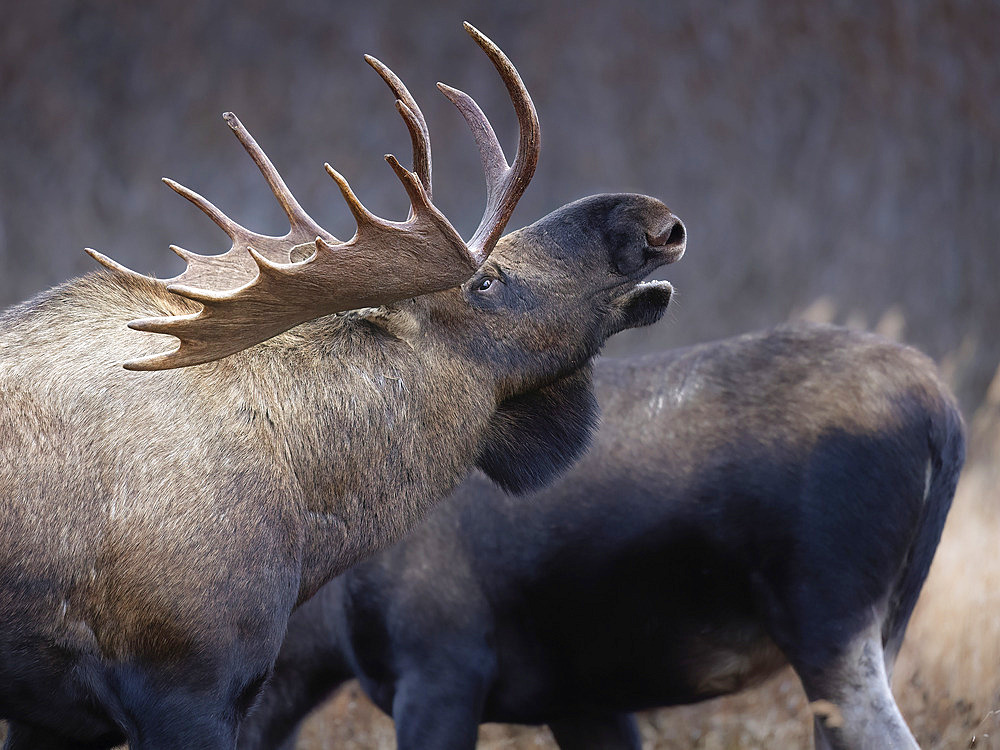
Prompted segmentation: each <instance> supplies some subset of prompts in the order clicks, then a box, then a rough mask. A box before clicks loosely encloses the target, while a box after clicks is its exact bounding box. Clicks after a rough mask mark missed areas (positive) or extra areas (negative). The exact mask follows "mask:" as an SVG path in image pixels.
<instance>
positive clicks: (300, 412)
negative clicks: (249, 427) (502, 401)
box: [269, 311, 495, 598]
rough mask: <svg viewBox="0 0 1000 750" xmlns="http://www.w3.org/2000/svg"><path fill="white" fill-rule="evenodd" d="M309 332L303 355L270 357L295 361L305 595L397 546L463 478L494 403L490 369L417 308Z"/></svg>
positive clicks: (289, 440) (289, 434)
mask: <svg viewBox="0 0 1000 750" xmlns="http://www.w3.org/2000/svg"><path fill="white" fill-rule="evenodd" d="M303 328H304V329H306V330H303V331H299V332H297V335H296V337H297V338H299V337H300V339H299V345H298V346H296V347H295V349H294V350H292V349H287V348H284V347H282V348H280V349H279V348H277V347H273V348H269V349H270V354H271V356H270V358H271V359H272V360H274V359H275V357H277V358H278V359H279V360H280V361H282V363H283V364H284V366H285V367H287V363H288V361H289V359H294V360H296V368H297V372H296V377H295V380H294V381H293V382H292V383H290V384H289V385H288V387H289V388H293V389H294V390H295V391H296V392H295V393H292V394H289V398H288V403H290V404H293V405H294V406H293V407H291V408H292V409H293V410H294V414H292V415H290V418H289V419H288V424H289V429H287V430H284V432H285V434H284V436H283V440H284V442H285V445H286V446H287V451H288V453H289V454H290V455H289V459H290V462H291V466H292V467H293V471H294V472H295V478H296V480H297V484H298V487H299V488H300V490H301V511H302V514H303V521H304V528H305V554H304V559H303V574H302V588H301V590H300V596H301V597H302V598H305V597H308V596H309V595H311V594H312V593H313V592H314V591H315V590H316V589H317V588H318V587H319V586H321V585H322V584H323V583H324V582H325V581H326V580H328V579H329V578H331V577H333V576H334V575H336V574H338V573H339V572H341V571H342V570H344V569H345V568H346V567H348V566H349V565H351V564H353V563H354V562H356V561H357V560H358V559H360V558H361V557H364V556H366V555H368V554H371V553H372V552H374V551H375V550H377V549H379V548H381V547H383V546H386V545H387V544H390V543H392V542H393V541H395V540H396V539H398V538H399V537H400V536H401V535H402V534H403V532H404V531H405V530H406V529H408V528H410V527H412V526H413V525H414V524H415V523H416V522H417V521H418V520H419V519H420V518H421V517H422V516H423V515H424V514H425V513H426V512H427V511H428V510H429V509H430V508H431V507H432V506H433V504H434V502H435V501H437V500H438V499H440V498H441V497H443V496H444V495H446V494H447V493H448V492H450V491H451V489H452V488H453V487H455V486H456V485H457V484H458V483H459V482H460V481H461V480H462V479H463V478H464V476H465V475H466V474H467V472H468V469H469V466H470V465H471V463H472V461H473V460H474V458H475V456H476V455H477V451H478V446H479V443H480V441H481V439H482V437H483V435H484V434H485V432H486V430H487V428H488V425H489V420H490V418H491V416H492V414H493V410H494V408H495V397H494V394H493V384H492V382H491V379H489V378H488V377H486V376H485V373H481V372H479V371H478V370H479V368H477V367H476V366H474V365H473V364H471V363H469V362H466V361H464V360H459V358H458V355H456V354H455V353H454V352H453V351H452V350H451V348H450V347H448V346H447V345H446V344H445V343H444V342H442V341H441V340H439V339H437V338H435V337H434V336H432V335H429V334H427V333H426V332H425V330H422V329H421V326H420V325H419V323H418V321H417V319H416V318H415V317H413V316H411V315H409V314H408V313H406V312H398V311H397V312H394V313H391V314H388V315H387V314H385V313H383V312H374V313H366V314H352V315H349V316H337V317H335V318H332V319H326V320H323V321H317V322H315V323H312V324H307V326H305V327H303ZM317 329H318V330H317ZM307 409H308V410H309V413H306V412H305V411H304V410H307ZM386 456H388V457H389V460H385V457H386ZM429 459H430V460H429Z"/></svg>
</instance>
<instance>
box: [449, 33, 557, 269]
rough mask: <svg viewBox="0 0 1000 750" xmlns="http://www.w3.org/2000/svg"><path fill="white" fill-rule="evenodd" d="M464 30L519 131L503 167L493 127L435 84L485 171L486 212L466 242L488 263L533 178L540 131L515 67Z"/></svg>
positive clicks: (468, 101) (462, 98)
mask: <svg viewBox="0 0 1000 750" xmlns="http://www.w3.org/2000/svg"><path fill="white" fill-rule="evenodd" d="M464 26H465V30H466V31H467V32H468V33H469V36H471V37H472V38H473V39H474V40H475V42H476V44H478V45H479V46H480V47H481V48H482V50H483V51H484V52H485V53H486V55H487V56H488V57H489V58H490V61H491V62H492V63H493V66H494V67H495V68H496V69H497V72H498V73H499V74H500V77H501V78H502V79H503V82H504V84H505V85H506V87H507V91H508V93H509V94H510V98H511V101H512V102H513V104H514V111H515V112H516V113H517V122H518V129H519V133H520V137H519V140H518V145H517V155H516V156H515V157H514V164H513V166H511V165H509V164H508V163H507V159H506V157H505V156H504V154H503V149H502V148H501V147H500V142H499V140H498V139H497V137H496V133H494V132H493V127H492V126H491V125H490V123H489V120H488V119H487V118H486V115H485V114H483V111H482V109H480V107H479V105H478V104H476V102H475V100H473V98H472V97H471V96H469V95H468V94H466V93H464V92H462V91H459V90H458V89H454V88H452V87H450V86H445V85H444V84H440V83H439V84H438V88H440V89H441V91H442V92H443V93H444V95H445V96H447V97H448V99H450V100H451V102H452V103H453V104H454V105H455V106H456V107H457V108H458V110H459V111H460V112H461V113H462V116H463V117H464V118H465V121H466V122H467V123H468V124H469V127H470V128H471V130H472V133H473V137H474V138H475V140H476V144H477V146H478V147H479V154H480V158H481V159H482V162H483V169H484V171H485V172H486V210H485V212H484V213H483V219H482V221H481V222H480V223H479V227H478V228H477V229H476V231H475V233H474V234H473V235H472V239H471V240H469V242H468V243H467V244H468V247H469V251H470V252H471V253H472V254H473V256H474V257H476V258H477V259H479V261H480V262H482V261H484V260H486V258H487V257H488V256H489V254H490V252H491V251H492V250H493V247H494V246H495V245H496V243H497V240H499V239H500V235H501V233H502V232H503V229H504V227H505V226H506V224H507V221H508V220H509V219H510V216H511V214H512V213H513V212H514V207H515V206H516V205H517V201H518V199H519V198H520V197H521V195H522V194H523V193H524V190H525V188H526V187H527V186H528V182H529V181H530V180H531V176H532V175H533V174H534V173H535V166H536V165H537V164H538V152H539V148H540V145H541V144H540V128H539V125H538V114H537V112H536V111H535V105H534V104H533V103H532V101H531V96H530V95H529V94H528V90H527V89H526V88H525V86H524V83H523V82H522V81H521V76H520V75H518V73H517V70H516V69H515V68H514V65H513V64H512V63H511V61H510V60H509V59H508V58H507V56H506V55H505V54H504V53H503V52H502V51H501V50H500V48H499V47H497V46H496V44H494V43H493V42H492V41H491V40H490V39H489V38H488V37H487V36H486V35H485V34H483V33H482V32H481V31H479V29H477V28H476V27H475V26H473V25H472V24H471V23H468V22H465V23H464Z"/></svg>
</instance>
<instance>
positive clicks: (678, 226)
mask: <svg viewBox="0 0 1000 750" xmlns="http://www.w3.org/2000/svg"><path fill="white" fill-rule="evenodd" d="M684 239H685V231H684V224H682V223H681V222H680V221H679V220H675V221H674V222H673V223H672V224H671V225H670V226H669V227H665V228H664V229H663V230H662V231H661V232H659V233H658V234H655V235H654V234H649V233H647V234H646V240H647V241H648V242H649V246H650V247H676V246H678V245H682V244H684Z"/></svg>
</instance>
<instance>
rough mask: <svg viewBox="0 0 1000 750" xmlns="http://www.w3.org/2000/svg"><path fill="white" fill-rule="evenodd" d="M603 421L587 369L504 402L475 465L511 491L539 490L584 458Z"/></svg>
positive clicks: (503, 487)
mask: <svg viewBox="0 0 1000 750" xmlns="http://www.w3.org/2000/svg"><path fill="white" fill-rule="evenodd" d="M599 419H600V409H599V407H598V405H597V399H596V398H595V396H594V389H593V386H592V383H591V374H590V368H589V367H586V368H583V369H580V370H577V371H576V372H574V373H573V374H572V375H567V376H566V377H564V378H560V379H559V380H557V381H556V382H554V383H552V384H551V385H548V386H546V387H544V388H541V389H539V390H537V391H532V392H530V393H527V394H522V395H520V396H515V397H514V398H511V399H509V400H507V401H505V402H503V403H502V404H501V405H500V407H499V408H498V409H497V412H496V414H495V415H494V416H493V420H492V422H491V423H490V429H489V431H488V432H487V435H486V437H485V438H484V439H483V442H482V444H481V446H480V449H479V458H478V460H477V462H476V463H477V465H478V466H479V468H480V469H482V470H483V471H484V472H486V475H487V476H488V477H489V478H490V479H492V480H493V481H494V482H496V483H497V484H498V485H499V486H500V487H501V488H502V489H504V490H505V491H507V492H511V493H514V494H518V495H521V494H524V493H525V492H529V491H531V490H536V489H539V488H541V487H543V486H545V485H546V484H548V483H549V482H551V481H552V480H553V479H555V478H556V477H557V476H558V475H559V474H561V473H562V472H563V471H565V470H566V469H568V468H569V467H570V466H571V465H572V464H573V463H574V462H575V461H576V460H577V459H578V458H580V456H582V455H583V453H584V451H586V450H587V447H588V446H589V445H590V438H591V435H592V434H593V431H594V429H595V428H596V427H597V424H598V421H599Z"/></svg>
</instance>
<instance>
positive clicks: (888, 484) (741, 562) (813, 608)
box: [240, 325, 964, 750]
mask: <svg viewBox="0 0 1000 750" xmlns="http://www.w3.org/2000/svg"><path fill="white" fill-rule="evenodd" d="M595 385H596V388H597V393H598V396H599V400H600V403H601V408H602V415H603V422H602V425H601V428H600V430H599V432H598V435H597V437H596V438H595V441H594V445H593V447H592V448H591V450H590V452H589V453H588V454H587V455H586V456H585V457H584V458H583V459H582V460H581V461H580V463H578V464H577V465H576V466H574V468H572V469H571V470H570V471H569V472H568V473H566V474H565V475H563V476H562V477H561V478H559V479H558V480H556V481H555V482H554V483H553V484H552V485H551V486H549V487H547V488H545V489H542V490H540V491H538V492H536V493H534V494H532V495H530V496H528V497H513V498H512V497H509V496H507V495H506V494H505V493H504V492H502V491H501V490H499V489H498V488H497V487H496V486H495V485H494V484H492V483H491V482H489V481H488V480H487V479H486V478H485V477H483V476H482V475H478V476H477V475H474V476H472V477H470V479H469V480H468V481H467V482H466V483H465V484H463V485H462V486H461V487H460V489H459V490H458V491H457V492H456V493H455V495H454V496H453V497H452V498H451V499H450V500H449V501H447V502H445V503H443V504H442V505H441V506H439V507H438V508H436V509H435V511H434V512H433V513H431V514H430V516H429V518H428V519H427V521H426V522H425V523H424V524H422V525H421V526H419V527H418V528H416V529H414V530H413V531H412V532H411V533H410V534H409V535H408V536H407V537H406V538H404V539H403V540H402V541H401V542H400V543H399V544H398V545H396V546H395V547H393V548H391V549H389V550H387V551H384V552H382V553H381V554H379V555H378V556H377V557H375V558H372V559H370V560H368V561H365V562H363V563H361V564H359V565H358V566H356V567H354V568H352V569H351V570H350V571H348V572H347V573H345V574H344V575H342V576H340V577H339V578H337V579H335V580H333V581H332V582H330V583H329V584H327V585H326V586H325V587H324V588H323V589H322V590H321V591H320V593H319V594H317V595H316V596H315V597H313V599H311V600H310V601H309V602H307V603H306V604H305V605H304V606H303V607H301V608H300V609H299V610H298V611H297V612H296V613H295V614H294V615H293V616H292V618H291V620H290V622H289V629H288V634H287V636H286V638H285V642H284V644H283V645H282V648H281V652H280V655H279V657H278V661H277V665H276V668H275V674H274V676H273V678H272V680H271V682H270V683H269V685H268V686H267V688H266V689H265V691H264V692H263V695H262V698H261V701H260V704H259V705H258V706H257V707H256V708H255V710H254V711H253V712H252V713H251V715H250V717H249V718H248V720H247V723H246V724H245V725H244V733H243V734H242V735H241V738H240V747H241V748H242V750H262V749H263V748H276V747H287V748H290V747H291V746H292V744H293V740H294V734H295V729H296V727H297V725H298V723H299V722H300V721H301V720H302V718H303V717H304V716H305V715H306V714H307V713H308V711H309V710H310V709H312V708H313V707H314V706H315V705H317V704H318V703H319V702H320V701H321V700H322V699H323V698H324V697H325V696H327V695H328V694H329V693H330V692H331V691H332V690H333V689H334V688H336V687H337V686H338V685H340V684H341V683H343V682H344V681H346V680H348V679H351V678H352V677H357V678H359V679H360V681H361V686H362V687H363V688H364V690H365V691H366V693H367V694H368V695H369V696H370V697H371V698H372V700H373V701H374V702H375V703H376V704H377V705H378V706H379V707H381V708H382V710H384V711H385V712H387V713H389V714H391V715H392V717H393V718H394V719H395V722H396V735H397V738H398V741H399V747H400V749H401V750H413V749H414V748H435V749H436V750H442V749H444V748H447V749H448V750H461V749H466V750H468V749H471V748H472V747H474V745H475V740H476V727H477V725H478V724H479V723H480V722H482V721H499V722H516V723H527V724H537V723H547V724H548V725H549V726H550V728H551V729H552V732H553V734H554V736H555V738H556V741H557V742H558V744H559V746H560V747H561V748H563V750H570V748H574V749H584V748H586V749H589V750H617V749H619V748H621V749H622V750H624V749H625V748H628V749H629V750H638V748H639V741H638V733H637V731H636V727H635V723H634V720H633V719H632V717H631V715H630V712H632V711H636V710H639V709H645V708H652V707H656V706H665V705H675V704H681V703H691V702H694V701H699V700H702V699H705V698H710V697H713V696H718V695H723V694H726V693H732V692H735V691H738V690H741V689H743V688H744V687H747V686H749V685H752V684H754V683H755V682H758V681H760V680H762V679H764V678H765V677H767V676H768V675H771V674H773V673H774V672H775V671H776V670H777V669H778V668H780V667H782V666H784V665H785V664H789V663H790V664H791V665H792V666H793V667H794V669H795V671H796V673H797V674H798V676H799V677H800V679H801V681H802V684H803V686H804V687H805V691H806V694H807V695H808V697H809V699H810V701H812V705H813V707H814V712H815V716H816V719H815V737H816V745H817V747H818V748H838V749H840V750H847V749H852V750H860V749H862V748H864V749H867V750H874V749H875V748H879V749H880V750H896V749H898V748H914V747H916V742H915V741H914V738H913V736H912V735H911V733H910V731H909V729H908V728H907V726H906V724H905V722H904V720H903V718H902V716H901V715H900V713H899V709H898V708H897V706H896V703H895V701H894V700H893V697H892V693H891V692H890V688H889V678H890V676H891V674H892V668H893V663H894V659H895V657H896V654H897V652H898V650H899V647H900V644H901V642H902V640H903V633H904V631H905V629H906V625H907V622H908V620H909V617H910V613H911V612H912V610H913V607H914V604H915V603H916V600H917V596H918V594H919V592H920V589H921V586H922V585H923V582H924V579H925V577H926V575H927V572H928V568H929V567H930V563H931V558H932V557H933V555H934V551H935V549H936V547H937V544H938V540H939V538H940V535H941V529H942V527H943V525H944V521H945V517H946V515H947V513H948V509H949V507H950V505H951V500H952V496H953V494H954V491H955V485H956V482H957V480H958V474H959V471H960V469H961V466H962V462H963V457H964V437H963V429H964V428H963V424H962V418H961V416H960V414H959V412H958V409H957V407H956V405H955V402H954V399H953V398H952V396H951V395H950V393H949V392H948V390H947V389H946V388H945V386H943V385H942V383H941V382H940V380H939V379H938V377H937V375H936V374H935V369H934V367H933V365H932V363H931V362H930V361H929V360H928V359H927V358H926V357H924V356H923V355H922V354H920V353H918V352H916V351H914V350H913V349H911V348H908V347H905V346H900V345H898V344H894V343H890V342H888V341H885V340H883V339H881V338H879V337H876V336H874V335H871V334H865V333H859V332H852V331H848V330H844V329H838V328H833V327H813V326H803V325H793V326H787V327H782V328H779V329H776V330H773V331H769V332H765V333H757V334H750V335H746V336H741V337H738V338H735V339H729V340H725V341H722V342H719V343H714V344H707V345H700V346H695V347H693V348H688V349H681V350H677V351H671V352H667V353H663V354H658V355H650V356H647V357H644V358H639V359H634V360H622V361H614V360H608V361H601V362H599V363H598V364H597V366H596V368H595Z"/></svg>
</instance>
